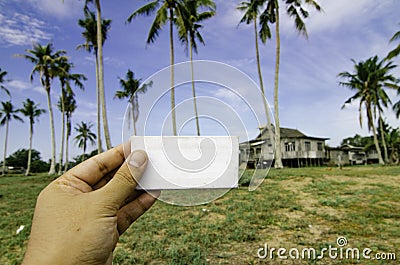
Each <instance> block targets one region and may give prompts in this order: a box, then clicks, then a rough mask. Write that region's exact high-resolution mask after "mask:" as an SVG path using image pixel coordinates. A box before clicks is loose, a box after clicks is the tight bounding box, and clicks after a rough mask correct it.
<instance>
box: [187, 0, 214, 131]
mask: <svg viewBox="0 0 400 265" xmlns="http://www.w3.org/2000/svg"><path fill="white" fill-rule="evenodd" d="M183 7H184V9H182V10H183V13H182V16H183V19H182V22H183V27H180V28H179V37H180V39H181V42H182V43H183V44H184V45H185V47H186V50H189V54H190V66H191V75H192V95H193V107H194V113H195V117H196V130H197V135H198V136H200V125H199V117H198V112H197V102H196V89H195V84H194V68H193V51H194V52H195V53H197V43H196V39H197V40H198V41H199V42H200V43H202V44H203V45H205V43H204V39H203V37H202V36H201V34H200V31H199V30H200V29H201V28H202V27H203V26H202V25H201V24H200V22H202V21H204V20H206V19H209V18H211V17H213V16H214V15H215V8H216V5H215V3H214V2H213V1H211V0H184V1H183ZM199 9H206V10H207V11H204V12H201V13H199Z"/></svg>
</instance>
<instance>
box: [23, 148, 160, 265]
mask: <svg viewBox="0 0 400 265" xmlns="http://www.w3.org/2000/svg"><path fill="white" fill-rule="evenodd" d="M124 149H125V150H129V152H130V147H129V145H128V144H126V145H125V148H124V146H123V145H119V146H118V147H115V148H113V149H111V150H109V151H107V152H105V153H102V154H99V155H97V156H95V157H92V158H90V159H88V160H86V161H84V162H82V163H81V164H79V165H77V166H76V167H74V168H72V169H71V170H69V171H67V172H66V173H65V174H64V175H62V176H61V177H59V178H57V179H56V180H54V181H53V182H51V183H50V184H49V185H48V186H47V187H46V188H45V189H43V190H42V192H41V193H40V194H39V196H38V199H37V204H36V208H35V213H34V217H33V221H32V229H31V234H30V238H29V242H28V246H27V250H26V253H25V257H24V261H23V264H41V265H45V264H111V263H112V254H113V250H114V248H115V246H116V244H117V241H118V238H119V236H120V235H121V234H122V233H123V232H125V230H126V229H127V228H128V227H129V226H130V225H131V224H132V222H134V221H135V220H136V219H137V218H139V217H140V216H141V215H142V214H143V213H144V212H146V211H147V210H148V209H149V208H150V207H151V206H152V205H153V203H154V202H155V201H156V197H157V196H158V195H159V194H153V195H150V194H148V193H143V192H141V191H138V190H135V188H136V186H137V180H138V179H140V177H141V176H142V174H143V172H144V170H145V168H146V166H147V160H148V159H147V155H146V153H145V152H144V151H135V152H133V153H132V154H130V155H129V156H128V158H127V163H124V161H125V156H124ZM128 162H129V164H130V165H129V168H128ZM129 169H130V170H129ZM131 172H132V174H133V175H134V177H133V176H132V174H131Z"/></svg>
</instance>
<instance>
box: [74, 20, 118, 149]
mask: <svg viewBox="0 0 400 265" xmlns="http://www.w3.org/2000/svg"><path fill="white" fill-rule="evenodd" d="M78 24H79V26H81V27H82V28H83V29H84V31H83V32H82V36H83V38H84V39H85V43H84V44H81V45H78V47H77V49H82V48H83V49H85V50H86V51H88V52H92V51H93V54H94V57H95V64H96V84H97V86H96V94H97V136H98V137H97V153H98V154H100V153H101V152H102V151H103V147H102V144H101V123H100V117H101V108H100V106H101V98H100V89H99V86H100V80H99V58H98V50H99V47H98V45H97V21H96V16H95V14H94V13H93V12H85V19H80V20H79V21H78ZM110 27H111V20H110V19H102V20H101V36H102V44H104V42H105V40H106V39H107V32H108V31H109V30H110Z"/></svg>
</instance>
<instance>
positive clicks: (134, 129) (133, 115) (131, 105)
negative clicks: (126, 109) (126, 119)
mask: <svg viewBox="0 0 400 265" xmlns="http://www.w3.org/2000/svg"><path fill="white" fill-rule="evenodd" d="M134 101H135V95H133V97H132V99H131V101H130V102H129V105H130V107H131V115H132V123H133V135H137V131H136V119H135V106H134V103H133V102H134Z"/></svg>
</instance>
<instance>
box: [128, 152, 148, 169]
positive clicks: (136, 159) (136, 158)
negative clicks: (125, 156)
mask: <svg viewBox="0 0 400 265" xmlns="http://www.w3.org/2000/svg"><path fill="white" fill-rule="evenodd" d="M146 160H147V157H146V154H145V153H144V152H143V151H134V152H133V154H132V156H131V159H130V161H129V164H130V165H131V166H133V167H140V166H142V165H143V164H144V163H145V162H146Z"/></svg>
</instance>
